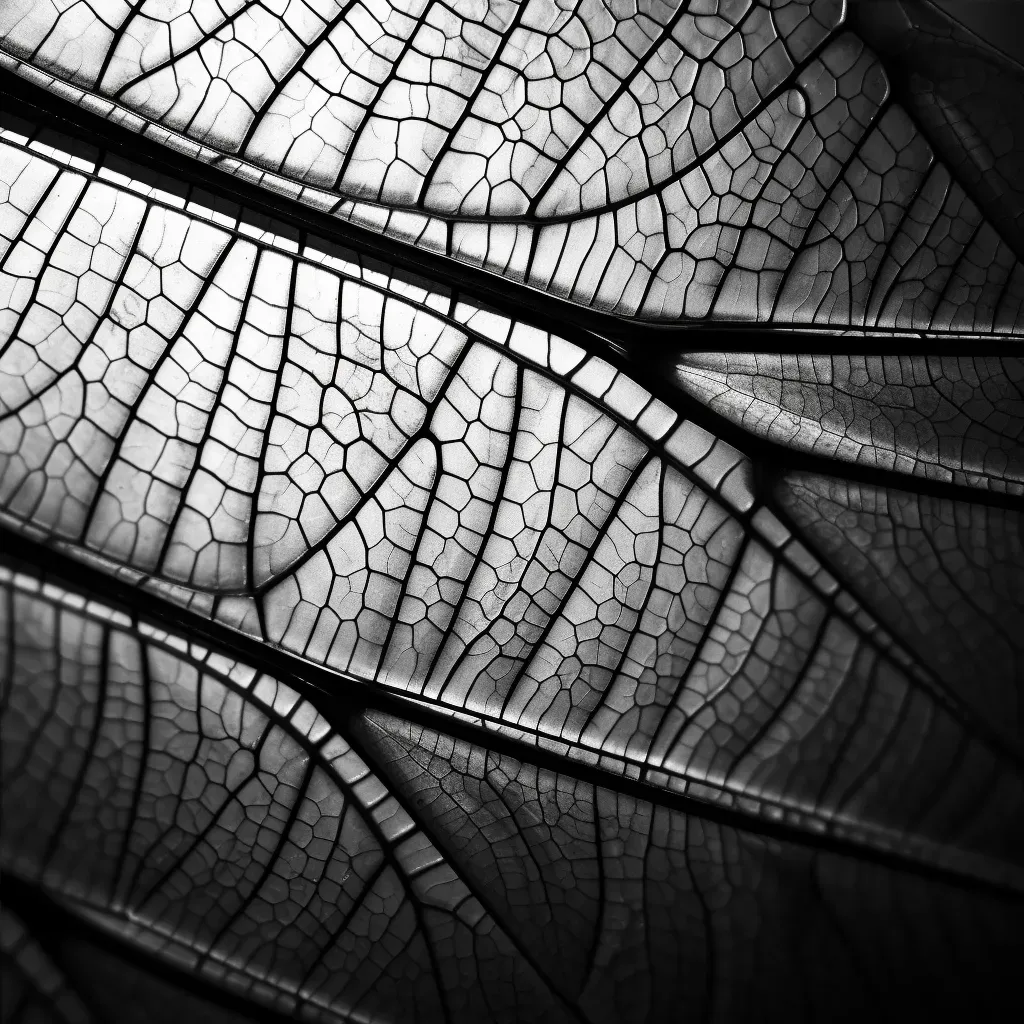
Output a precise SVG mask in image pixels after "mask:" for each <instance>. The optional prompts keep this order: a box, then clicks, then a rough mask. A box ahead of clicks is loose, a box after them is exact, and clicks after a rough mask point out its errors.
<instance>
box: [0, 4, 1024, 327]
mask: <svg viewBox="0 0 1024 1024" xmlns="http://www.w3.org/2000/svg"><path fill="white" fill-rule="evenodd" d="M845 6H846V5H845V4H844V3H843V2H841V0H766V2H762V3H753V2H752V0H730V2H728V3H724V4H718V3H717V2H716V3H710V2H704V0H694V2H688V3H686V2H680V3H676V4H660V3H659V4H652V5H645V6H644V8H643V9H637V8H630V7H626V8H624V9H620V8H619V7H618V5H609V6H605V5H604V4H602V3H596V2H595V3H583V4H580V5H578V6H573V7H572V8H570V9H563V8H561V7H558V6H556V5H553V4H551V3H548V2H543V0H533V2H526V3H522V4H515V3H511V2H500V3H488V4H469V3H467V4H460V5H457V7H456V8H451V7H449V6H447V5H445V4H441V3H417V4H413V5H411V6H410V7H409V8H408V9H404V10H398V9H387V10H384V9H382V10H380V11H378V9H377V7H376V5H373V4H370V5H365V4H363V3H357V2H352V3H348V4H346V5H344V6H342V5H341V4H340V3H339V2H338V0H330V2H328V3H324V4H313V5H307V4H306V3H293V4H289V5H288V6H287V7H286V8H284V9H283V10H282V11H281V12H280V13H278V12H276V11H275V10H274V9H273V8H272V7H264V6H262V5H259V4H252V3H241V2H238V0H236V2H234V3H232V4H231V5H229V6H228V7H227V8H224V7H220V6H216V7H211V8H209V9H205V8H204V9H203V12H202V13H198V12H197V13H196V14H195V15H190V14H185V13H183V12H179V11H178V9H177V7H176V6H174V5H170V6H162V5H160V4H159V3H153V2H151V3H148V4H142V5H139V6H138V7H134V8H130V7H128V6H121V7H120V8H119V9H118V11H117V13H116V14H113V15H112V16H111V17H108V18H105V17H101V16H99V15H94V14H92V13H91V11H90V10H89V8H88V7H87V6H86V5H84V4H81V5H75V6H74V7H72V8H70V9H69V10H67V11H58V9H57V8H56V7H55V6H53V5H51V4H49V3H47V4H46V5H43V6H42V7H41V6H40V5H38V4H35V3H30V2H28V0H21V2H19V3H16V4H13V5H11V6H10V7H9V9H8V11H7V13H6V15H5V16H4V18H3V20H2V21H0V33H2V35H3V38H4V41H5V42H4V46H5V49H6V50H7V53H8V55H9V56H8V58H7V60H8V65H9V66H11V67H12V68H15V69H17V70H18V71H19V72H20V73H22V74H23V75H25V76H27V77H28V78H29V79H30V80H33V81H37V82H42V83H43V84H45V85H46V86H47V87H48V88H52V89H54V90H56V91H58V92H60V93H61V94H64V95H68V96H70V97H73V98H74V99H75V100H76V101H77V102H79V103H81V104H82V105H83V106H85V107H86V108H87V109H90V110H94V111H98V112H101V113H103V114H104V115H105V116H108V117H114V118H117V119H118V120H120V121H123V122H126V123H128V124H130V125H131V126H132V127H133V128H134V129H135V130H136V131H140V132H146V133H147V134H155V136H156V137H159V138H161V139H162V140H166V141H168V142H169V143H170V144H171V145H173V146H175V147H176V148H179V149H181V150H182V151H184V152H187V153H188V154H189V155H192V156H196V157H198V158H199V159H200V160H203V161H205V162H208V163H213V164H215V165H216V166H218V167H220V168H223V169H226V170H228V171H229V173H233V174H237V175H240V176H242V177H245V178H247V179H255V180H258V181H260V182H261V183H263V184H265V185H267V186H268V187H270V188H272V189H275V190H277V191H280V192H283V193H284V194H285V195H289V196H298V197H299V199H300V200H301V201H303V202H305V203H308V204H310V205H312V206H314V207H316V208H317V209H323V210H328V211H330V212H331V213H332V214H334V215H336V216H338V217H341V218H343V219H346V220H351V221H353V222H355V223H357V224H360V225H363V226H366V227H369V228H371V229H373V230H376V231H381V232H383V233H385V234H388V235H392V236H394V237H396V238H399V239H401V240H404V241H410V242H414V243H415V244H416V245H417V246H420V247H425V248H427V249H430V250H433V251H435V252H440V253H444V254H445V255H450V256H453V257H455V258H456V259H458V260H460V261H463V262H466V263H469V264H472V265H474V266H480V267H483V268H484V269H486V270H488V271H490V272H492V273H500V274H502V275H504V276H506V277H508V278H510V279H512V280H515V281H521V282H524V283H526V284H528V285H530V286H532V287H534V288H539V289H544V290H547V291H549V292H551V293H552V294H554V295H557V296H559V297H562V298H566V299H569V300H570V301H572V302H574V303H578V304H580V305H583V306H593V307H594V308H596V309H599V310H602V311H606V312H611V313H615V314H619V315H629V316H632V315H635V316H637V317H640V318H642V319H647V320H654V321H671V322H678V321H683V320H688V319H692V318H703V317H711V318H714V319H727V320H758V321H772V322H779V323H797V324H811V323H816V324H826V325H827V324H835V325H841V326H846V325H851V326H859V327H867V328H872V329H879V328H880V329H882V330H886V329H892V328H904V329H906V328H912V329H924V330H928V329H932V330H942V331H945V330H959V331H967V332H975V331H978V332H988V331H993V330H994V331H998V332H1003V333H1008V332H1010V331H1012V330H1013V329H1014V325H1019V324H1020V317H1021V302H1022V299H1024V270H1022V269H1021V267H1020V264H1019V262H1018V261H1019V252H1018V251H1015V250H1014V248H1013V244H1012V243H1011V244H1010V245H1007V244H1006V243H1005V242H1004V241H1003V240H1002V239H1001V238H1000V236H999V235H998V232H997V229H996V228H994V227H993V226H992V225H991V224H989V223H988V222H987V221H986V220H985V218H984V216H983V214H982V212H981V211H980V210H979V208H978V206H977V205H976V204H975V202H974V201H973V200H972V199H971V198H970V197H969V196H968V194H967V193H966V192H965V191H964V189H963V188H962V187H961V185H960V184H959V182H957V181H956V180H955V179H954V178H953V177H951V175H950V173H949V171H948V170H947V168H946V167H945V166H943V165H942V163H941V162H940V161H939V160H937V159H936V156H935V153H934V151H933V148H932V146H931V145H930V144H929V142H928V141H927V139H926V138H925V137H924V136H923V135H921V134H920V132H919V131H918V129H917V127H916V126H915V124H914V123H913V122H912V121H911V119H910V118H909V117H908V116H907V114H906V112H905V111H904V110H903V109H902V108H900V107H899V106H898V105H896V104H893V103H892V102H890V95H889V92H890V90H889V82H888V79H887V76H886V72H885V70H884V69H883V67H882V65H881V63H880V62H879V61H878V59H877V57H875V55H874V54H873V53H872V52H871V51H870V50H867V49H865V47H864V45H863V43H862V42H861V40H860V39H858V38H857V37H856V36H854V35H853V34H851V33H849V32H846V31H844V26H843V20H844V15H845ZM44 72H45V73H44Z"/></svg>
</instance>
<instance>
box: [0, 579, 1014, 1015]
mask: <svg viewBox="0 0 1024 1024" xmlns="http://www.w3.org/2000/svg"><path fill="white" fill-rule="evenodd" d="M4 592H5V595H6V602H7V608H8V611H7V615H8V616H9V617H8V618H7V619H6V622H7V623H8V628H10V626H11V624H13V628H14V632H15V639H14V643H15V655H14V659H13V663H14V664H15V666H16V671H15V675H14V677H13V680H12V681H11V683H10V684H9V688H8V689H7V691H6V692H5V694H4V699H5V702H6V705H7V709H8V710H7V712H6V714H5V716H4V722H3V724H4V745H3V752H4V753H3V756H4V762H5V763H4V779H5V806H4V814H5V821H6V827H5V830H4V840H3V842H4V849H5V855H6V856H7V857H8V858H9V863H10V866H11V869H12V870H14V871H15V872H16V873H17V874H18V875H19V876H21V877H23V878H26V879H35V878H38V879H40V880H42V881H43V882H44V883H45V884H46V885H47V888H49V889H50V890H51V891H55V892H57V893H61V894H63V895H64V896H65V897H67V898H69V899H71V900H72V901H73V905H76V906H79V907H81V908H82V910H81V912H82V913H86V914H87V915H89V916H90V917H91V918H92V919H94V920H95V921H96V922H97V923H99V924H101V926H102V927H103V928H104V929H109V930H116V931H119V932H121V933H122V934H123V935H125V936H128V937H131V939H132V940H133V941H134V942H136V943H139V944H142V945H144V946H145V947H146V948H149V949H151V950H154V951H156V952H159V953H161V954H162V955H164V956H172V957H173V958H174V959H175V960H176V961H178V962H179V964H182V965H183V966H184V967H185V969H186V970H191V971H195V972H196V973H197V974H199V975H206V976H208V977H211V978H216V979H218V980H219V983H220V984H222V985H225V986H228V987H229V988H232V989H235V990H240V991H246V990H248V991H249V992H250V993H251V994H253V995H256V994H258V995H259V996H260V997H261V998H262V1000H263V1001H264V1002H268V1003H269V1004H270V1005H271V1006H274V1007H276V1008H277V1009H279V1010H281V1011H282V1012H285V1013H289V1014H293V1013H298V1014H299V1015H300V1016H308V1015H310V1014H313V1015H317V1014H320V1017H319V1019H323V1017H322V1013H323V1011H324V1010H333V1011H335V1012H338V1013H341V1014H344V1015H353V1016H360V1017H361V1016H368V1017H381V1018H384V1019H397V1020H401V1019H408V1018H411V1017H416V1018H417V1019H419V1018H423V1019H428V1020H430V1019H448V1020H453V1021H461V1020H467V1021H468V1020H519V1019H524V1018H530V1019H540V1020H643V1019H648V1018H650V1017H653V1018H654V1019H661V1018H665V1017H668V1016H670V1015H671V1014H672V1013H673V1012H674V1007H676V1006H678V1005H686V1006H688V1007H690V1011H691V1012H693V1013H694V1014H700V1015H701V1016H711V1015H712V1012H714V1014H715V1015H719V1016H722V1017H727V1018H729V1019H732V1018H734V1017H740V1016H743V1015H744V1014H746V1013H748V1012H751V1011H752V1009H753V1008H754V1007H755V1006H757V1005H763V1004H764V1002H765V1001H768V1000H771V1001H772V1002H773V1004H774V1005H776V1006H777V1007H778V1009H779V1013H780V1015H781V1014H782V1013H783V1012H784V1010H785V1009H786V1008H787V1007H791V1006H800V1005H801V1004H803V1003H804V1001H805V1000H810V1002H811V1005H812V1006H817V1007H819V1011H820V1012H825V1011H827V1009H828V1007H830V1006H831V1005H832V1000H834V999H837V998H839V999H840V1000H841V1001H842V1009H841V1011H840V1019H846V1018H847V1017H849V1019H856V1016H857V1015H858V1014H860V1013H863V1012H864V1008H865V1007H866V1006H868V1005H871V996H870V994H869V993H870V990H871V989H872V988H874V987H878V986H881V985H885V984H887V982H883V981H881V979H880V978H879V977H878V975H877V974H876V973H875V972H876V971H877V970H878V965H879V964H880V963H881V962H884V961H882V960H879V959H878V958H877V955H874V954H871V953H870V950H871V947H872V946H873V945H874V944H875V943H877V942H878V941H879V938H880V937H884V938H883V941H884V942H885V943H886V946H885V949H887V950H892V955H894V956H895V957H896V963H897V964H898V969H899V971H900V972H906V973H903V974H902V977H901V978H900V984H899V985H897V986H896V987H895V988H894V989H893V991H892V993H891V994H892V995H893V996H894V997H895V999H894V1002H893V1004H892V1005H893V1006H894V1007H898V1006H899V1005H900V1004H901V1001H902V1000H903V999H904V998H907V997H908V996H909V995H910V993H911V992H913V993H914V998H917V996H918V992H917V990H916V989H915V986H916V985H919V984H921V983H922V982H923V981H924V980H925V979H927V978H930V977H932V976H933V975H934V972H935V968H936V964H937V963H942V960H941V959H940V960H938V961H937V960H936V959H934V958H935V957H936V956H938V957H950V956H951V957H952V958H953V959H952V960H951V961H950V966H953V965H956V969H957V970H959V969H961V968H962V967H963V964H964V962H965V960H966V961H968V962H969V961H970V958H971V956H972V955H982V956H986V955H990V956H994V957H998V956H999V950H998V949H996V948H992V949H991V950H987V951H985V952H983V951H982V950H975V952H974V953H971V952H968V950H967V949H965V948H964V946H963V943H965V942H970V943H973V940H967V938H966V936H965V935H964V934H963V932H962V929H960V928H958V929H957V930H956V931H954V932H952V933H947V932H945V931H944V928H943V926H942V924H941V921H942V919H943V917H944V916H945V915H946V914H955V915H956V916H957V919H958V920H960V921H962V922H965V921H971V922H974V923H975V924H974V926H975V927H978V928H980V929H982V930H983V932H984V933H987V934H990V935H999V934H1003V933H1004V929H1006V931H1005V935H1006V938H1007V939H1008V938H1009V935H1010V931H1012V932H1013V933H1014V935H1015V936H1016V935H1017V933H1016V929H1015V928H1014V926H1013V923H1014V922H1015V921H1016V919H1017V917H1018V910H1017V900H1018V899H1019V897H1018V898H1017V899H1014V900H1011V901H1007V900H1006V899H1005V896H1002V897H996V896H994V895H990V894H983V893H978V892H972V893H969V894H968V893H967V892H964V891H962V890H959V889H958V888H956V887H950V886H948V885H944V884H942V883H941V882H938V883H937V882H936V881H934V880H931V881H929V880H927V879H926V878H923V877H918V876H917V875H916V874H915V873H913V872H911V873H908V872H907V871H906V870H905V869H900V868H898V867H894V866H892V865H886V864H884V863H882V864H880V863H870V862H862V863H858V862H857V861H856V860H854V859H851V857H850V856H849V853H846V854H845V855H842V854H837V853H836V852H830V851H828V850H827V849H826V850H818V851H815V850H814V849H813V847H808V846H807V845H806V843H804V842H793V841H791V840H790V841H779V840H778V839H766V838H762V837H759V836H757V835H756V834H752V833H750V832H746V831H744V830H743V829H742V828H740V829H738V828H736V826H735V824H733V823H731V822H730V823H722V822H721V821H717V820H715V819H716V816H714V815H713V816H712V817H711V818H710V819H709V818H707V817H703V816H701V815H700V813H699V812H697V813H694V810H693V808H692V807H691V808H689V809H688V810H685V811H684V810H682V809H681V808H679V807H678V806H676V807H672V806H671V805H669V806H664V805H660V804H659V802H658V800H657V799H656V798H655V799H654V800H652V799H641V798H637V797H636V796H635V795H630V794H625V793H617V792H616V791H615V790H614V789H611V788H609V787H607V786H595V785H593V784H590V783H586V782H581V781H580V780H579V779H578V778H574V777H573V775H572V773H571V769H570V771H569V773H563V772H555V771H551V770H548V769H544V768H537V767H535V766H533V765H531V764H529V762H524V761H520V760H518V759H516V758H513V757H510V756H508V755H499V754H494V753H492V752H489V751H488V750H487V749H486V748H485V747H483V746H480V745H478V744H473V743H467V742H465V741H459V740H452V739H451V738H449V737H446V736H444V735H442V734H438V733H437V732H435V731H433V730H428V729H423V728H422V727H421V726H417V725H413V724H411V723H409V722H406V721H403V720H401V719H398V718H395V717H394V716H392V715H387V714H383V715H382V714H380V713H375V712H371V713H364V714H357V715H355V716H352V717H348V716H345V717H343V718H341V719H340V720H336V721H328V720H327V719H325V718H324V717H323V715H321V714H320V713H319V712H318V711H317V710H316V708H315V706H314V705H313V704H312V703H310V701H309V700H307V699H305V698H304V697H302V696H301V694H299V693H298V692H296V691H295V690H293V689H292V688H291V687H289V686H287V685H285V684H283V683H281V682H279V681H277V680H275V679H274V678H272V677H270V676H268V675H266V674H265V673H260V672H258V671H256V670H254V669H253V668H251V667H249V666H247V665H244V664H242V663H240V662H237V661H232V660H230V659H228V658H225V657H223V656H221V655H218V654H216V653H214V652H212V651H208V650H204V649H203V648H200V647H197V646H196V645H194V644H189V643H188V642H187V641H185V640H184V639H182V638H179V637H177V636H174V635H170V634H167V633H165V632H163V631H162V630H159V629H157V628H155V627H153V626H151V625H148V624H146V623H144V622H138V623H136V622H133V621H132V619H131V618H130V617H129V616H127V615H125V614H124V613H123V612H117V611H113V610H111V609H109V608H106V607H104V606H103V605H102V604H100V603H98V602H91V603H90V605H89V606H88V607H84V608H83V607H82V606H81V602H79V601H76V600H75V599H74V596H73V595H70V594H68V593H66V592H61V591H60V589H59V588H57V587H53V586H47V587H40V585H39V584H38V583H37V582H35V581H32V580H31V579H30V578H28V577H24V576H22V577H16V578H14V579H11V580H9V581H8V582H7V584H6V587H5V591H4ZM40 683H41V684H42V685H40ZM57 749H62V750H64V752H65V753H64V755H63V757H62V758H59V759H57V758H55V756H54V752H55V750H57ZM371 763H376V764H378V765H379V766H380V767H379V768H377V769H374V768H372V767H371ZM421 823H423V824H421ZM8 851H14V852H13V856H12V854H11V853H10V852H8ZM922 900H923V901H925V903H924V906H926V907H928V908H929V909H928V910H927V911H925V913H926V914H928V915H934V921H935V926H936V927H937V928H939V934H940V935H941V941H939V942H938V943H937V944H926V945H925V948H924V949H918V948H917V946H918V940H915V941H910V934H911V933H912V931H913V929H914V928H915V921H916V916H915V915H913V914H911V915H909V916H903V914H902V913H900V912H899V911H897V912H896V913H895V914H894V913H893V911H894V908H895V907H899V906H901V905H902V904H904V902H906V904H907V905H908V906H916V905H918V903H919V901H922ZM90 908H96V911H93V910H92V909H90ZM855 908H856V909H855ZM878 929H881V930H880V931H879V930H878ZM740 936H744V937H745V938H742V939H741V938H740ZM947 942H950V943H951V945H946V943H947ZM736 943H739V944H738V945H736ZM890 943H891V945H889V944H890ZM1014 946H1015V948H1019V937H1015V939H1014ZM812 950H813V952H812ZM904 950H910V951H911V952H910V955H909V956H908V955H907V953H906V952H904ZM925 950H927V952H925ZM897 951H899V952H897ZM864 960H867V961H868V962H869V963H870V964H871V966H870V967H865V966H864V964H863V961H864ZM680 966H685V970H680ZM990 967H994V965H990ZM988 969H989V968H985V970H986V972H987V970H988ZM862 971H865V972H866V973H863V974H862V973H861V972H862ZM940 977H941V972H940ZM623 983H626V984H627V987H622V986H623ZM937 991H938V992H941V994H942V995H943V996H945V997H954V996H955V992H953V991H950V990H948V989H946V988H944V987H942V986H941V985H940V986H939V988H938V990H937ZM972 998H973V996H972ZM847 1000H852V1002H850V1003H847V1002H846V1001H847Z"/></svg>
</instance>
